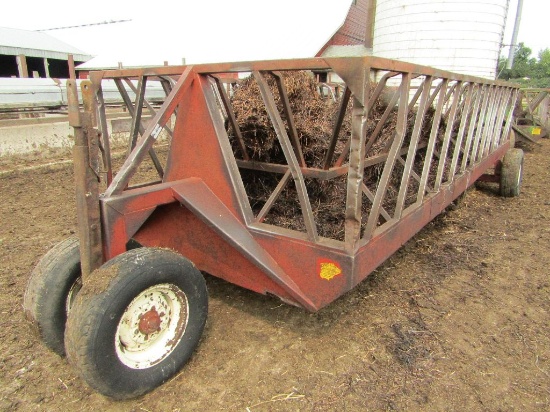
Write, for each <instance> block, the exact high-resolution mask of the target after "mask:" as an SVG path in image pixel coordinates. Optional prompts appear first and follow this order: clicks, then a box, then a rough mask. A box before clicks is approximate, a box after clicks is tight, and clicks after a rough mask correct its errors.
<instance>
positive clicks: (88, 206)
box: [67, 80, 103, 282]
mask: <svg viewBox="0 0 550 412" xmlns="http://www.w3.org/2000/svg"><path fill="white" fill-rule="evenodd" d="M81 87H82V98H83V100H84V107H85V109H89V108H91V106H92V104H91V102H90V99H93V93H92V92H91V82H89V81H87V82H82V84H81ZM67 97H68V106H69V122H70V125H71V126H72V127H73V129H74V137H75V144H74V148H73V159H74V168H75V171H74V175H75V194H76V206H77V207H76V210H77V219H78V237H79V241H80V265H81V273H82V278H83V279H84V282H86V278H87V277H88V276H89V274H90V273H91V272H92V271H93V270H95V269H97V268H98V267H99V266H101V264H102V263H103V252H102V243H101V221H100V211H99V182H98V179H97V175H96V172H95V170H93V167H92V165H93V164H94V162H95V160H94V156H95V157H96V158H97V155H98V151H97V150H98V149H97V148H98V145H97V138H98V136H97V131H96V130H95V129H94V128H93V127H92V113H90V112H89V111H85V112H84V113H81V112H80V109H79V102H78V91H77V85H76V81H75V80H68V81H67Z"/></svg>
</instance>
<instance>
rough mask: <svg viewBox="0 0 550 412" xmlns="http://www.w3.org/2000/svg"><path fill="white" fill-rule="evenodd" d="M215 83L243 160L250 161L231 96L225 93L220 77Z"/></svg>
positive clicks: (215, 78)
mask: <svg viewBox="0 0 550 412" xmlns="http://www.w3.org/2000/svg"><path fill="white" fill-rule="evenodd" d="M214 81H215V82H216V85H217V87H218V92H219V94H220V99H221V101H222V104H223V107H224V108H225V112H226V113H227V117H228V118H229V123H230V124H231V128H232V129H233V132H234V133H235V137H236V138H237V143H238V144H239V149H241V152H242V154H243V159H244V160H250V156H248V152H247V151H246V145H245V144H244V139H243V135H242V133H241V129H240V128H239V123H238V122H237V118H236V116H235V112H234V111H233V106H231V101H230V100H229V96H228V95H227V92H226V91H225V88H224V87H223V85H222V83H221V80H220V79H219V78H218V77H215V76H214Z"/></svg>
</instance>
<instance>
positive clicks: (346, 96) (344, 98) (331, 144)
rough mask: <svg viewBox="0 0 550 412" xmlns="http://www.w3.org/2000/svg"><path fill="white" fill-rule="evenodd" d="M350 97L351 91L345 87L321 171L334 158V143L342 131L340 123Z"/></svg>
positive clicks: (328, 165) (328, 166)
mask: <svg viewBox="0 0 550 412" xmlns="http://www.w3.org/2000/svg"><path fill="white" fill-rule="evenodd" d="M350 96H351V90H350V89H349V87H347V86H346V88H345V89H344V95H343V96H342V101H341V102H340V109H339V110H338V117H337V119H336V123H335V125H334V129H333V130H332V136H331V138H330V142H329V144H328V149H327V153H326V155H325V161H324V164H323V169H324V170H328V169H329V168H330V164H331V163H332V158H333V157H334V149H335V148H336V143H337V142H338V136H340V130H341V129H342V123H343V122H344V117H345V116H346V109H347V107H348V103H349V98H350Z"/></svg>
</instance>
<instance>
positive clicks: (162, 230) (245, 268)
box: [134, 203, 299, 306]
mask: <svg viewBox="0 0 550 412" xmlns="http://www.w3.org/2000/svg"><path fill="white" fill-rule="evenodd" d="M134 238H135V239H136V240H137V241H138V242H139V243H140V244H142V245H144V246H150V247H165V248H170V249H173V250H176V251H178V252H179V253H181V254H182V255H183V256H185V257H186V258H188V259H189V260H191V262H193V264H195V266H196V267H197V268H198V269H199V270H201V271H204V272H206V273H209V274H211V275H213V276H216V277H219V278H221V279H224V280H226V281H228V282H231V283H233V284H235V285H238V286H241V287H243V288H246V289H250V290H252V291H254V292H257V293H262V294H266V293H271V294H273V295H276V296H278V297H280V298H281V299H283V300H285V301H286V302H288V303H291V304H294V305H298V306H299V304H298V303H297V302H296V301H295V300H294V299H292V297H291V296H290V294H289V293H288V292H287V291H286V290H285V289H284V288H282V287H281V286H280V285H278V284H276V283H275V282H274V281H273V280H271V279H269V278H268V277H267V276H266V275H265V273H264V272H263V271H261V270H260V269H258V267H256V266H255V265H254V264H252V263H251V262H250V261H249V260H248V259H246V258H245V257H244V256H243V255H242V254H241V253H239V252H238V251H237V250H236V249H235V248H234V247H232V246H231V245H230V244H229V243H228V242H227V241H225V240H224V239H222V238H221V237H220V236H219V235H218V234H217V233H216V232H215V231H214V230H213V229H212V228H211V227H209V225H207V224H205V223H204V222H203V221H201V220H200V219H199V218H198V217H197V216H195V215H194V214H193V212H191V211H190V210H189V209H187V208H186V207H183V206H182V205H181V204H179V203H175V204H170V205H165V206H160V207H158V208H157V210H155V212H153V214H152V215H151V217H150V218H149V219H148V220H147V221H146V222H145V224H144V225H143V226H142V227H141V229H140V230H139V231H138V232H137V233H136V234H135V235H134Z"/></svg>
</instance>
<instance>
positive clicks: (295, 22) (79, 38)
mask: <svg viewBox="0 0 550 412" xmlns="http://www.w3.org/2000/svg"><path fill="white" fill-rule="evenodd" d="M509 1H510V6H509V17H508V19H507V25H506V30H505V37H504V44H505V45H509V44H510V42H511V37H512V27H513V23H514V16H515V12H516V8H517V0H509ZM138 3H139V5H138ZM143 4H145V3H143V2H137V1H135V0H132V1H128V0H94V1H93V2H92V1H90V2H75V1H74V0H70V1H69V0H51V1H49V2H46V1H44V0H40V1H38V0H26V1H19V2H10V6H9V8H7V7H5V6H4V10H3V12H2V13H0V27H10V28H18V29H25V30H39V29H46V28H55V27H64V26H74V25H84V24H88V23H96V22H103V21H112V20H128V19H131V22H126V23H117V24H111V25H101V26H90V27H81V28H74V29H65V30H54V31H47V32H46V33H48V34H50V35H52V36H54V37H57V38H59V39H60V40H63V41H65V42H67V43H69V44H71V45H72V46H74V47H77V48H79V49H81V50H83V51H84V52H86V53H88V54H92V55H99V56H103V58H104V59H105V60H111V61H112V60H113V59H114V60H115V61H122V62H123V63H124V64H125V65H131V63H132V60H134V59H135V57H136V56H139V55H141V56H142V59H143V56H146V62H144V63H146V64H156V65H158V64H162V63H163V62H164V61H168V62H169V63H170V64H181V63H182V58H185V59H186V62H187V63H199V62H214V61H218V62H222V61H238V60H259V59H270V58H274V59H279V58H294V57H309V56H311V55H313V54H315V52H316V51H317V50H318V49H319V48H320V47H321V46H322V45H323V44H324V43H325V42H326V41H327V40H328V39H329V38H330V36H331V35H332V34H333V33H334V31H336V30H337V29H338V27H339V26H340V24H341V23H342V22H343V21H344V19H345V16H346V14H347V10H348V9H349V6H350V4H351V0H340V1H338V0H276V1H273V2H268V1H261V0H232V1H229V0H202V1H196V0H193V1H191V0H162V1H159V2H158V7H155V5H154V4H155V3H150V2H148V3H147V4H148V6H147V7H145V6H143ZM151 4H153V5H151ZM267 4H275V5H277V7H266V5H267ZM85 5H89V7H88V8H86V7H85ZM548 15H550V1H546V0H524V4H523V12H522V18H521V24H520V30H519V36H518V42H524V43H525V45H527V46H528V47H530V48H531V49H532V50H533V56H536V55H537V54H538V52H539V51H540V50H542V49H545V48H547V47H550V37H548V36H545V35H543V30H542V29H544V28H545V23H544V21H543V19H542V17H541V16H548ZM305 23H307V24H305ZM502 54H503V55H507V54H508V47H504V48H503V50H502Z"/></svg>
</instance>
